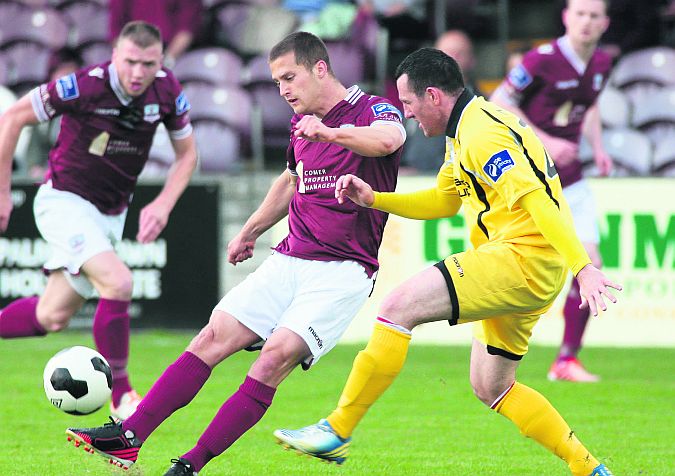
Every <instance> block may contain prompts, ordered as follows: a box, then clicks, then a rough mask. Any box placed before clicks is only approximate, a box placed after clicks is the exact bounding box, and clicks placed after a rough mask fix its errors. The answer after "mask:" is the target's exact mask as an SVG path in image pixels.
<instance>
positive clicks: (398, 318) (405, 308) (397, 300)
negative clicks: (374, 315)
mask: <svg viewBox="0 0 675 476" xmlns="http://www.w3.org/2000/svg"><path fill="white" fill-rule="evenodd" d="M410 304H411V301H410V299H409V296H408V295H407V294H405V293H390V294H389V295H388V296H387V297H385V298H384V300H383V301H382V303H381V304H380V310H379V313H378V315H380V316H382V317H384V318H385V319H387V320H389V321H391V322H393V323H394V324H398V325H400V326H403V327H405V328H406V329H408V330H412V329H413V327H415V326H416V325H417V324H416V323H415V322H414V319H413V314H412V313H411V312H410V311H411V309H410Z"/></svg>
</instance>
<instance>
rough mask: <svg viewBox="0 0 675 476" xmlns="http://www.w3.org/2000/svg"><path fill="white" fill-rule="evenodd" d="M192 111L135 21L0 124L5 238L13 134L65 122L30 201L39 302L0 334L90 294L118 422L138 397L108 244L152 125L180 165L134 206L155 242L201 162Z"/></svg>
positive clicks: (67, 314)
mask: <svg viewBox="0 0 675 476" xmlns="http://www.w3.org/2000/svg"><path fill="white" fill-rule="evenodd" d="M189 107H190V106H189V103H188V101H187V99H186V98H185V95H184V93H183V91H182V90H181V86H180V84H179V83H178V81H177V80H176V78H175V77H174V76H173V74H171V72H170V71H169V70H167V69H165V68H162V41H161V36H160V34H159V30H157V28H156V27H154V26H153V25H150V24H148V23H144V22H131V23H128V24H127V25H126V26H125V27H124V29H123V30H122V33H121V34H120V37H119V39H118V40H117V43H116V44H115V48H114V50H113V55H112V60H111V61H109V62H106V63H103V64H99V65H94V66H90V67H87V68H84V69H81V70H79V71H77V72H75V73H72V74H69V75H67V76H63V77H61V78H58V79H56V80H54V81H50V82H48V83H45V84H42V85H40V86H39V87H37V88H35V89H33V90H32V91H30V92H29V93H28V94H27V95H26V96H24V97H23V98H21V99H20V100H19V101H18V102H17V103H16V104H15V105H13V106H12V108H10V109H9V110H8V111H7V112H6V113H5V114H4V115H3V116H2V117H0V232H3V231H4V230H5V229H6V228H7V224H8V221H9V216H10V213H11V210H12V200H11V197H10V189H11V183H10V176H11V162H12V155H13V151H14V149H15V147H16V141H17V137H18V135H19V132H20V131H21V129H22V128H23V127H25V126H27V125H31V124H37V123H38V122H44V121H49V120H51V119H53V118H54V117H57V116H62V121H61V131H60V133H59V136H58V140H57V142H56V144H55V146H54V147H53V149H52V150H51V152H50V154H49V169H48V172H47V175H46V178H45V183H44V184H42V185H41V186H40V189H39V191H38V193H37V195H36V197H35V203H34V211H35V220H36V225H37V227H38V229H39V231H40V233H41V235H42V236H43V238H44V239H45V240H46V241H47V242H48V243H49V245H50V249H51V254H50V256H49V259H48V260H47V263H45V265H44V268H45V270H46V271H47V272H48V273H49V278H48V279H47V286H46V288H45V291H44V293H43V294H42V295H41V296H40V297H28V298H22V299H18V300H16V301H14V302H12V303H10V304H9V305H8V306H7V307H5V308H4V309H2V311H0V337H2V338H5V339H9V338H15V337H30V336H43V335H45V334H47V333H48V332H58V331H60V330H62V329H64V328H65V327H67V325H68V323H69V321H70V318H71V317H72V316H73V314H75V312H76V311H77V310H78V309H79V308H80V307H81V306H82V304H83V303H84V301H85V300H86V299H87V298H89V297H91V296H92V294H93V292H94V290H95V291H96V292H97V293H98V297H99V301H98V307H97V308H96V312H95V314H94V324H93V334H94V341H95V342H96V346H97V348H98V350H99V351H100V352H101V354H102V355H103V356H104V357H105V358H106V359H107V360H108V362H109V363H110V366H111V368H112V374H113V387H112V401H111V413H112V414H113V416H115V417H117V418H119V419H125V418H127V417H128V416H129V415H130V414H131V413H132V412H133V411H134V410H135V408H136V406H137V405H138V402H139V401H140V396H139V395H138V394H137V393H136V392H135V391H134V390H133V388H132V386H131V384H130V382H129V377H128V375H127V360H128V356H129V312H128V311H129V303H130V301H131V297H132V289H133V286H132V275H131V271H130V270H129V268H128V267H127V266H126V265H125V264H124V262H123V261H122V260H121V259H120V258H119V256H117V254H116V253H115V249H114V245H115V243H116V242H117V241H119V240H120V239H121V238H122V231H123V228H124V221H125V218H126V213H127V207H128V206H129V202H130V201H131V195H132V193H133V191H134V187H135V185H136V179H137V177H138V175H139V174H140V172H141V170H142V169H143V166H144V164H145V162H146V161H147V159H148V152H149V150H150V145H151V144H152V138H153V136H154V134H155V130H156V129H157V126H158V125H159V123H160V122H163V123H164V125H165V126H166V127H167V129H168V130H169V133H170V135H171V138H172V143H173V147H174V150H175V153H176V162H175V164H174V165H173V167H172V169H171V170H170V171H169V175H168V177H167V179H166V183H165V185H164V187H163V189H162V191H161V192H160V193H159V195H158V196H157V197H156V198H155V199H154V200H153V201H152V202H150V203H149V204H148V205H146V206H145V207H144V208H143V209H142V210H141V214H140V220H139V227H138V235H137V236H136V238H137V240H138V241H139V242H141V243H148V242H151V241H153V240H154V239H155V238H157V236H158V235H159V234H160V233H161V231H162V230H163V229H164V227H165V226H166V223H167V220H168V219H169V214H170V213H171V210H172V209H173V207H174V205H175V204H176V201H177V200H178V198H179V197H180V195H181V194H182V193H183V190H184V189H185V187H186V186H187V184H188V182H189V180H190V177H191V175H192V172H193V170H194V169H195V166H196V163H197V152H196V148H195V143H194V138H193V135H192V126H191V124H190V119H189V116H188V113H187V111H188V109H189Z"/></svg>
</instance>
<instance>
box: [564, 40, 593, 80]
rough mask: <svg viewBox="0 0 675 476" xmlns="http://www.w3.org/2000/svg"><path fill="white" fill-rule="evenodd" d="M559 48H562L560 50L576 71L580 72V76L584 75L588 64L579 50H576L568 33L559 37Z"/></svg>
mask: <svg viewBox="0 0 675 476" xmlns="http://www.w3.org/2000/svg"><path fill="white" fill-rule="evenodd" d="M558 48H560V52H561V53H562V54H563V56H564V57H565V58H566V59H567V61H569V63H570V64H571V65H572V67H573V68H574V69H575V70H576V72H577V73H579V76H581V75H583V74H584V72H585V71H586V66H587V64H586V63H585V62H584V60H582V59H581V57H580V56H579V55H578V54H577V52H576V51H574V48H572V43H571V42H570V39H569V37H568V36H567V35H565V36H561V37H560V38H558Z"/></svg>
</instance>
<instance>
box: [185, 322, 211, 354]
mask: <svg viewBox="0 0 675 476" xmlns="http://www.w3.org/2000/svg"><path fill="white" fill-rule="evenodd" d="M215 341H216V332H215V329H214V328H213V326H212V325H211V324H207V325H206V326H204V328H202V330H201V331H199V334H197V335H196V336H195V337H194V338H193V339H192V342H190V345H189V346H188V348H187V350H188V351H190V352H192V353H198V352H202V351H205V350H207V349H213V345H214V343H215Z"/></svg>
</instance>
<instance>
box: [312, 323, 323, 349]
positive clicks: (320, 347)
mask: <svg viewBox="0 0 675 476" xmlns="http://www.w3.org/2000/svg"><path fill="white" fill-rule="evenodd" d="M309 333H310V334H312V335H313V336H314V340H316V343H317V344H318V346H319V349H323V341H322V340H321V338H320V337H319V335H318V334H317V333H316V331H315V330H314V328H313V327H312V326H309Z"/></svg>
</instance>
